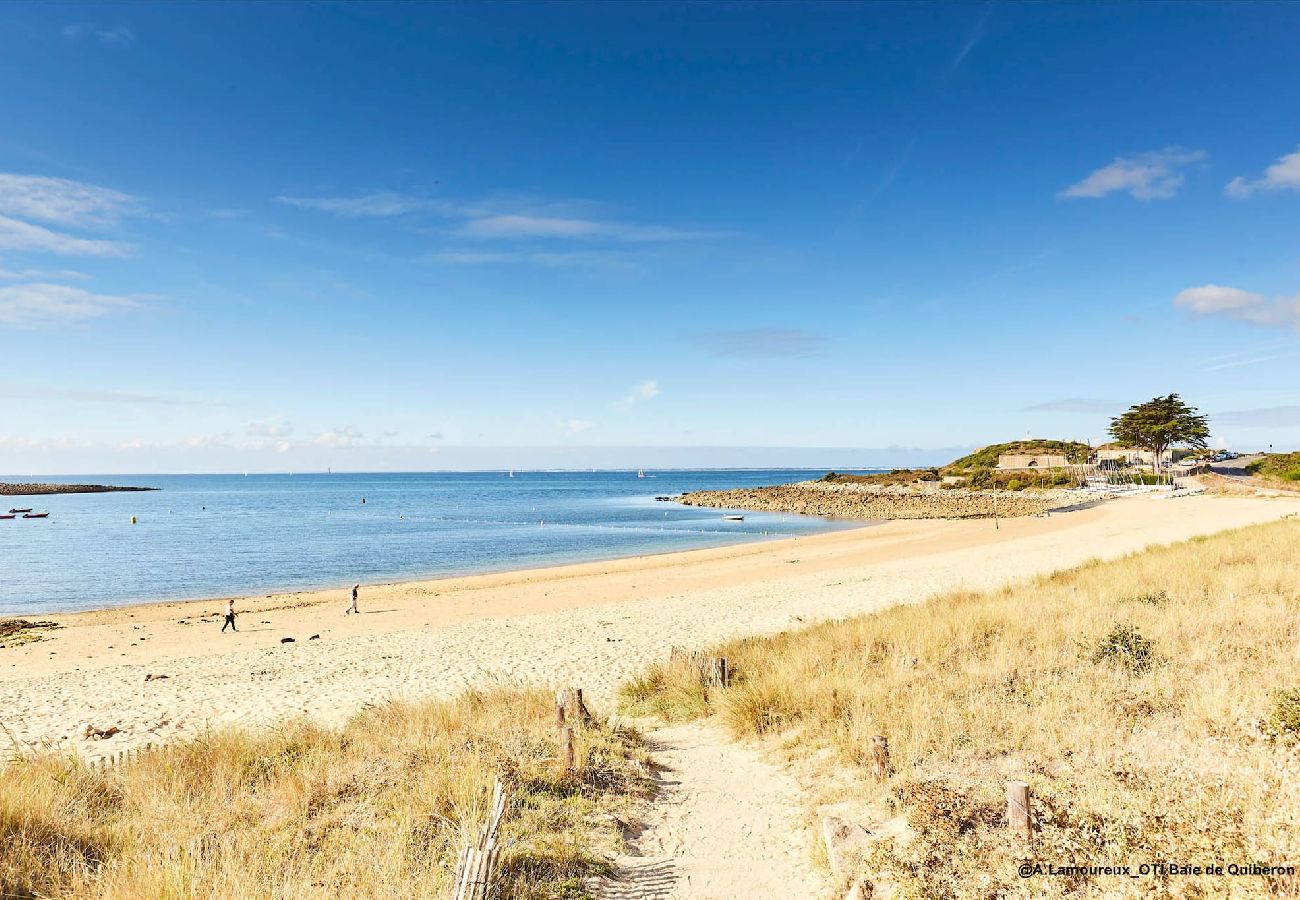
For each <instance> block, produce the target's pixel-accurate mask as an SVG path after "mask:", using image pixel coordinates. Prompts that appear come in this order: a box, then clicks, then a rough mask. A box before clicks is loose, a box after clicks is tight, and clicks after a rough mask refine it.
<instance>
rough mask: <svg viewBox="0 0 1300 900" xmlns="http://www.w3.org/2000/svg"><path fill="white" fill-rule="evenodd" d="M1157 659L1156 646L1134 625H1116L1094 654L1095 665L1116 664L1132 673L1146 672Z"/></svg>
mask: <svg viewBox="0 0 1300 900" xmlns="http://www.w3.org/2000/svg"><path fill="white" fill-rule="evenodd" d="M1157 659H1158V657H1157V655H1156V649H1155V644H1153V643H1152V642H1151V641H1149V640H1147V639H1146V638H1144V637H1143V636H1142V633H1141V632H1139V631H1138V630H1137V627H1136V626H1134V625H1116V626H1115V627H1114V628H1112V629H1111V630H1110V633H1109V634H1107V635H1106V636H1105V637H1104V638H1102V639H1101V642H1100V643H1098V644H1097V649H1096V650H1094V651H1093V653H1092V661H1093V662H1094V663H1104V662H1110V663H1115V664H1116V665H1119V666H1122V667H1123V668H1125V669H1128V670H1129V671H1130V672H1145V671H1147V670H1148V669H1150V668H1151V667H1152V666H1153V665H1155V663H1156V660H1157Z"/></svg>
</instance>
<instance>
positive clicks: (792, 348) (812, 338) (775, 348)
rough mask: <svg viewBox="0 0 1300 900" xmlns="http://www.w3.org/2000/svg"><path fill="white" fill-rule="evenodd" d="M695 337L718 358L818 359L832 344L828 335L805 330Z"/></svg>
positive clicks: (704, 333)
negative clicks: (816, 357) (809, 357)
mask: <svg viewBox="0 0 1300 900" xmlns="http://www.w3.org/2000/svg"><path fill="white" fill-rule="evenodd" d="M693 336H694V337H695V338H696V340H699V341H700V342H702V343H704V344H705V345H706V346H708V347H709V348H710V349H711V350H712V352H713V354H714V355H715V356H749V357H756V358H759V359H770V358H773V357H796V358H797V357H808V356H817V355H819V354H821V353H822V352H824V351H825V349H826V347H827V345H828V344H829V341H828V340H827V339H826V337H825V336H823V335H820V334H816V333H814V332H811V331H806V330H804V329H802V328H726V329H717V330H713V331H700V332H696V333H695V334H694V335H693Z"/></svg>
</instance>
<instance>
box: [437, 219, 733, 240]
mask: <svg viewBox="0 0 1300 900" xmlns="http://www.w3.org/2000/svg"><path fill="white" fill-rule="evenodd" d="M457 234H459V235H461V236H463V237H469V238H480V239H490V240H491V239H503V238H504V239H520V238H532V239H543V240H546V239H557V238H559V239H566V238H567V239H570V240H573V239H578V240H601V239H603V240H609V241H628V242H633V243H639V242H651V241H696V240H706V239H711V238H717V237H722V236H724V235H723V233H722V232H714V231H688V230H684V229H679V228H667V227H664V226H661V225H629V224H624V223H620V222H602V221H597V220H593V219H582V218H559V217H555V216H532V215H498V216H483V217H480V218H475V219H471V220H470V221H468V222H466V223H465V224H464V225H462V226H461V227H460V228H459V229H457Z"/></svg>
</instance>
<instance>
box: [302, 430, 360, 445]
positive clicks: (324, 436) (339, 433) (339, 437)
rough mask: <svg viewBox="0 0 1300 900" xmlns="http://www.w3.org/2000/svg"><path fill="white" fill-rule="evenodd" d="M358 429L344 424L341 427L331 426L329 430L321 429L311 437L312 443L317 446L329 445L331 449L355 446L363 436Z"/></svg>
mask: <svg viewBox="0 0 1300 900" xmlns="http://www.w3.org/2000/svg"><path fill="white" fill-rule="evenodd" d="M364 437H365V435H363V434H362V433H361V432H360V431H358V430H357V429H356V427H355V426H353V425H345V426H344V427H342V428H333V429H331V430H329V431H323V432H321V433H320V434H318V435H316V436H315V437H314V438H312V443H313V444H316V445H317V446H319V447H329V448H332V449H341V448H344V447H355V446H357V445H358V444H360V443H361V440H362V438H364Z"/></svg>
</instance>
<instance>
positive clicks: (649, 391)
mask: <svg viewBox="0 0 1300 900" xmlns="http://www.w3.org/2000/svg"><path fill="white" fill-rule="evenodd" d="M658 396H659V382H658V381H655V380H654V379H653V378H651V379H647V380H645V381H642V382H639V383H637V384H635V385H633V387H632V389H631V390H630V391H628V392H627V394H626V395H625V396H624V397H623V398H622V399H620V400H618V401H616V402H615V403H614V407H615V408H616V409H631V408H632V407H633V406H635V405H636V404H638V403H641V402H643V401H645V400H653V399H654V398H655V397H658Z"/></svg>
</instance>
